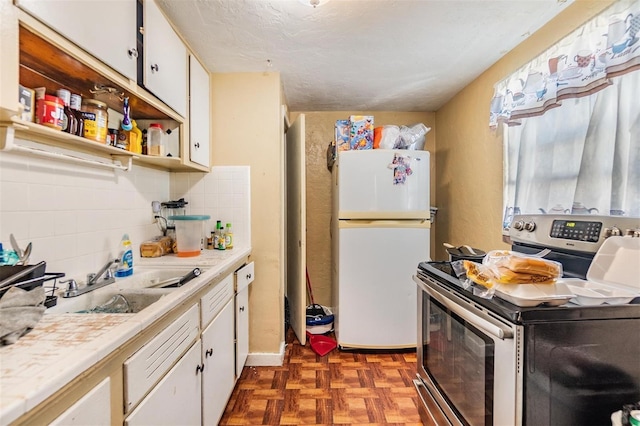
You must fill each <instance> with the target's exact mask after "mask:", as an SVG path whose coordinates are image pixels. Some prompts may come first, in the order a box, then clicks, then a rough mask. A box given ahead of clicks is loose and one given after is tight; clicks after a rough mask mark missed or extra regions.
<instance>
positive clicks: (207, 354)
mask: <svg viewBox="0 0 640 426" xmlns="http://www.w3.org/2000/svg"><path fill="white" fill-rule="evenodd" d="M210 356H213V348H209V349H207V350H206V351H205V353H204V357H205V358H207V357H210Z"/></svg>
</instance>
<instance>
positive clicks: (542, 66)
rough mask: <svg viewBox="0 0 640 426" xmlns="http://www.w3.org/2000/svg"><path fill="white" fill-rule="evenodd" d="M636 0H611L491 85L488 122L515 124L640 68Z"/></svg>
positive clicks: (639, 5) (638, 2)
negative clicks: (575, 27) (526, 62)
mask: <svg viewBox="0 0 640 426" xmlns="http://www.w3.org/2000/svg"><path fill="white" fill-rule="evenodd" d="M639 33H640V0H634V1H620V2H617V3H614V4H613V5H612V6H611V7H609V8H608V9H607V10H605V11H604V12H603V13H601V14H600V15H598V16H597V17H595V18H593V19H592V20H590V21H589V22H587V23H586V24H584V25H583V26H581V27H580V28H578V29H577V30H575V31H573V32H572V33H571V34H570V35H568V36H567V37H565V38H564V39H562V40H561V41H560V42H558V43H557V44H556V45H554V46H552V47H551V48H549V49H548V50H547V51H545V52H544V53H543V54H541V55H539V56H538V57H537V58H535V59H534V60H533V61H531V62H530V63H528V64H526V65H525V66H523V67H522V68H520V69H519V70H518V71H516V72H515V73H513V74H512V75H510V76H509V77H507V78H506V79H504V80H503V81H501V82H499V83H497V84H496V85H495V94H494V97H493V99H492V100H491V107H490V125H491V126H492V127H495V126H496V125H497V124H498V123H499V122H505V123H507V124H508V125H519V124H520V119H522V118H526V117H532V116H537V115H542V114H544V113H545V112H546V111H549V110H550V109H552V108H556V107H558V106H560V105H561V104H562V102H563V101H564V100H567V99H571V98H578V97H582V96H588V95H590V94H592V93H595V92H597V91H599V90H602V89H604V88H605V87H607V86H608V85H610V84H611V78H612V77H615V76H619V75H622V74H625V73H628V72H631V71H634V70H637V69H640V34H639Z"/></svg>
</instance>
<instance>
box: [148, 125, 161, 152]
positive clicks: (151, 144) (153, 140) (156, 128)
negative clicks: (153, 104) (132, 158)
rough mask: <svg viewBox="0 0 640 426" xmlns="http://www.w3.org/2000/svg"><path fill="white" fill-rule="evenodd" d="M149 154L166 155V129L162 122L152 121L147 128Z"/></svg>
mask: <svg viewBox="0 0 640 426" xmlns="http://www.w3.org/2000/svg"><path fill="white" fill-rule="evenodd" d="M147 154H148V155H155V156H161V157H164V155H165V148H164V131H163V130H162V125H161V124H160V123H151V124H150V125H149V130H147Z"/></svg>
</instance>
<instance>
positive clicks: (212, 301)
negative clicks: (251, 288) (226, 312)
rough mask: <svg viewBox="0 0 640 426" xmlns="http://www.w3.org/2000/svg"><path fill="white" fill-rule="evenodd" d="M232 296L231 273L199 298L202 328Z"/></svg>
mask: <svg viewBox="0 0 640 426" xmlns="http://www.w3.org/2000/svg"><path fill="white" fill-rule="evenodd" d="M232 297H233V275H231V274H229V276H228V277H226V278H225V279H223V280H222V282H220V283H218V284H216V285H215V286H214V287H213V288H212V289H211V290H209V292H208V293H207V294H205V295H204V296H202V299H200V305H201V310H202V312H201V317H202V318H201V320H202V328H203V329H204V328H205V327H206V326H207V324H209V323H210V322H211V320H212V319H214V318H215V317H216V315H218V313H219V312H220V311H221V310H222V308H224V305H226V304H227V302H228V301H229V300H231V298H232Z"/></svg>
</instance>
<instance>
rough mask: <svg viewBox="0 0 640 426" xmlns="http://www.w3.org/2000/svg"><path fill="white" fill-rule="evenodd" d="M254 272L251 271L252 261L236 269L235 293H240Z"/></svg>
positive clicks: (249, 281)
mask: <svg viewBox="0 0 640 426" xmlns="http://www.w3.org/2000/svg"><path fill="white" fill-rule="evenodd" d="M254 278H255V274H254V272H253V262H251V263H249V264H248V265H245V266H243V267H242V268H240V269H238V270H237V271H236V293H240V292H241V291H242V290H243V289H244V288H245V287H247V286H248V285H249V284H251V283H252V282H253V279H254Z"/></svg>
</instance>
